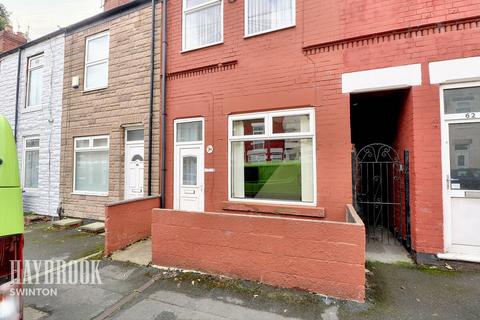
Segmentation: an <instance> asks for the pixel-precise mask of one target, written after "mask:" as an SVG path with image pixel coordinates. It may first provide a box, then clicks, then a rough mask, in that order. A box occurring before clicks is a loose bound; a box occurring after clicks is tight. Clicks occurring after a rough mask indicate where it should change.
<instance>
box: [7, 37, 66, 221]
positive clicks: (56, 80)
mask: <svg viewBox="0 0 480 320" xmlns="http://www.w3.org/2000/svg"><path fill="white" fill-rule="evenodd" d="M64 49H65V34H64V33H63V32H55V33H53V34H50V35H48V36H45V37H43V38H41V39H39V40H36V41H33V42H30V43H27V44H25V45H23V46H22V47H20V48H19V49H15V50H14V51H10V52H7V53H4V54H0V114H2V115H5V116H6V117H7V119H8V120H9V121H10V124H11V126H12V128H14V129H15V124H16V130H14V131H15V132H16V141H17V150H18V160H19V168H20V173H21V184H22V188H23V201H24V211H25V212H34V213H37V214H42V215H50V216H53V215H57V208H58V207H59V205H60V204H59V201H60V196H59V194H60V193H59V185H60V152H61V119H62V93H63V73H64ZM19 55H20V68H19V66H18V63H19ZM18 77H19V83H18V94H17V78H18Z"/></svg>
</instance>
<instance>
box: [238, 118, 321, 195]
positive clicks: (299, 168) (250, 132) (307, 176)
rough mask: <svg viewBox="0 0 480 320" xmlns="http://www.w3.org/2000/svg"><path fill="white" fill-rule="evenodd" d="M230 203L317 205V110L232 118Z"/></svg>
mask: <svg viewBox="0 0 480 320" xmlns="http://www.w3.org/2000/svg"><path fill="white" fill-rule="evenodd" d="M229 131H230V134H229V143H230V198H231V199H233V200H236V199H244V200H245V199H248V200H270V201H288V202H300V203H314V201H315V191H314V189H315V161H314V150H315V144H314V140H315V139H314V138H315V134H314V132H315V130H314V113H313V109H302V110H294V111H281V112H278V111H276V112H268V113H256V114H249V115H240V116H231V117H230V119H229Z"/></svg>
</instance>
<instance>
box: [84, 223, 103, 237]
mask: <svg viewBox="0 0 480 320" xmlns="http://www.w3.org/2000/svg"><path fill="white" fill-rule="evenodd" d="M80 230H82V231H85V232H89V233H95V234H98V233H103V232H104V231H105V223H103V222H94V223H90V224H86V225H84V226H81V227H80Z"/></svg>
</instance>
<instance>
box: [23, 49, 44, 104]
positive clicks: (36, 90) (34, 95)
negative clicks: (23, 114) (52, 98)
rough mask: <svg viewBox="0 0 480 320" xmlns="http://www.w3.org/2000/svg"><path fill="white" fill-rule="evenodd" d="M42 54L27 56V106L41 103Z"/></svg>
mask: <svg viewBox="0 0 480 320" xmlns="http://www.w3.org/2000/svg"><path fill="white" fill-rule="evenodd" d="M42 77H43V54H41V55H37V56H34V57H30V58H28V70H27V105H26V106H27V108H28V107H38V106H40V105H41V104H42V90H43V79H42Z"/></svg>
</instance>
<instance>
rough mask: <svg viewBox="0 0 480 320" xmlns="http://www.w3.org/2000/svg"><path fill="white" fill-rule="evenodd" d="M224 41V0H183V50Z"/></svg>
mask: <svg viewBox="0 0 480 320" xmlns="http://www.w3.org/2000/svg"><path fill="white" fill-rule="evenodd" d="M222 41H223V0H183V50H184V51H188V50H193V49H198V48H202V47H206V46H209V45H213V44H218V43H221V42H222Z"/></svg>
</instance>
